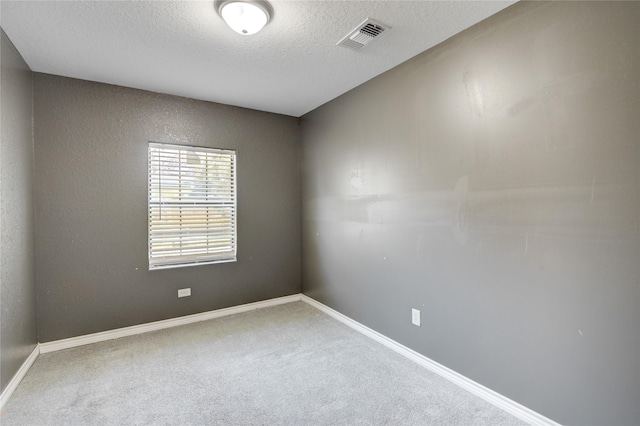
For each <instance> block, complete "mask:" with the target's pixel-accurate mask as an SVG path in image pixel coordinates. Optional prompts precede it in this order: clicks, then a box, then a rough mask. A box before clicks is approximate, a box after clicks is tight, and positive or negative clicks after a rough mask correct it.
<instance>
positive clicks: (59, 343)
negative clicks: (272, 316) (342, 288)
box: [40, 294, 301, 353]
mask: <svg viewBox="0 0 640 426" xmlns="http://www.w3.org/2000/svg"><path fill="white" fill-rule="evenodd" d="M300 297H301V295H300V294H293V295H291V296H284V297H278V298H275V299H269V300H263V301H260V302H254V303H247V304H245V305H239V306H232V307H230V308H224V309H217V310H215V311H208V312H202V313H199V314H193V315H186V316H183V317H178V318H171V319H167V320H162V321H155V322H149V323H146V324H140V325H133V326H131V327H124V328H117V329H115V330H108V331H102V332H100V333H93V334H86V335H84V336H78V337H71V338H68V339H62V340H55V341H52V342H46V343H40V353H47V352H53V351H59V350H62V349H69V348H74V347H76V346H82V345H89V344H91V343H97V342H104V341H105V340H112V339H118V338H120V337H126V336H133V335H135V334H142V333H148V332H150V331H156V330H162V329H165V328H171V327H177V326H179V325H185V324H192V323H194V322H200V321H206V320H210V319H214V318H220V317H225V316H227V315H233V314H239V313H241V312H247V311H252V310H254V309H261V308H267V307H269V306H276V305H282V304H285V303H291V302H297V301H299V300H300Z"/></svg>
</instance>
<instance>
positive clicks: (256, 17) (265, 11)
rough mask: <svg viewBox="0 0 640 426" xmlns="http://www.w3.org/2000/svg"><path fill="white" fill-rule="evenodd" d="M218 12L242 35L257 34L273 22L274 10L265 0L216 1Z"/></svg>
mask: <svg viewBox="0 0 640 426" xmlns="http://www.w3.org/2000/svg"><path fill="white" fill-rule="evenodd" d="M215 8H216V11H217V12H218V14H219V15H220V16H222V19H224V21H225V22H226V23H227V25H229V27H230V28H231V29H232V30H233V31H235V32H237V33H238V34H242V35H251V34H255V33H257V32H258V31H260V30H261V29H262V27H264V26H265V25H267V23H268V22H269V21H270V20H271V17H272V16H273V8H272V7H271V5H270V4H269V3H268V2H267V1H265V0H216V1H215Z"/></svg>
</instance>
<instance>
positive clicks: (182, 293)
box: [178, 288, 191, 297]
mask: <svg viewBox="0 0 640 426" xmlns="http://www.w3.org/2000/svg"><path fill="white" fill-rule="evenodd" d="M187 296H191V288H181V289H179V290H178V297H187Z"/></svg>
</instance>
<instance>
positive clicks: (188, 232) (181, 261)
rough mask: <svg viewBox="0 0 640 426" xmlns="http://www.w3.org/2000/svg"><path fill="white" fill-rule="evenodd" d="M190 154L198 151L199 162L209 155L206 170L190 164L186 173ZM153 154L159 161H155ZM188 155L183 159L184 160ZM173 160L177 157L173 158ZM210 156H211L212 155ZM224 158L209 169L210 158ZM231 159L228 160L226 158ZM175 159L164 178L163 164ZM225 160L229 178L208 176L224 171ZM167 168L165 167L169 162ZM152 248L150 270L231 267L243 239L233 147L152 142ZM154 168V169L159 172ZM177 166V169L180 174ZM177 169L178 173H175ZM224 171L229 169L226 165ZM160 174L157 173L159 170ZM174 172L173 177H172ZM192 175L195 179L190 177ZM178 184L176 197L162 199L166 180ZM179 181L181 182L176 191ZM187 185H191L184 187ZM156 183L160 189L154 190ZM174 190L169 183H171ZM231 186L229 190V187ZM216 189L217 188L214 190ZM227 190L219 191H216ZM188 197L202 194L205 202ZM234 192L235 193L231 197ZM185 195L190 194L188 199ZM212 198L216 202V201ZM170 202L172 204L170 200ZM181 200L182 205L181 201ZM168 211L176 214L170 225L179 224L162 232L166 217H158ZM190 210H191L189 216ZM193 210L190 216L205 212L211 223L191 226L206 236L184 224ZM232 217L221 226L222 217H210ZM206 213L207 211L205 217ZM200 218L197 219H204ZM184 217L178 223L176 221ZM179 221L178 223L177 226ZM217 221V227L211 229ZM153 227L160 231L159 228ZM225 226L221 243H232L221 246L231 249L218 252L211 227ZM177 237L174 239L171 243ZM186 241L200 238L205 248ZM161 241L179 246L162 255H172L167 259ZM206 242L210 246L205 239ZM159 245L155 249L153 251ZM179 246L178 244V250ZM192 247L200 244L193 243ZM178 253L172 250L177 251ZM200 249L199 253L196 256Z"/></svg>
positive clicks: (149, 153)
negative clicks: (239, 233) (239, 228)
mask: <svg viewBox="0 0 640 426" xmlns="http://www.w3.org/2000/svg"><path fill="white" fill-rule="evenodd" d="M189 153H196V155H198V160H199V161H200V160H201V158H203V157H202V156H203V155H204V156H205V157H204V158H205V159H206V160H205V161H207V163H206V165H205V167H204V168H198V166H187V167H186V168H185V171H183V166H182V165H183V164H188V161H189V158H188V155H189ZM153 155H155V156H156V157H155V158H154V157H153ZM161 155H164V156H165V160H161V159H160V156H161ZM183 155H184V157H182V156H183ZM172 156H174V157H175V158H171V157H172ZM209 156H211V157H209ZM220 156H221V158H222V160H220V159H215V160H212V161H213V163H212V164H211V165H210V164H209V163H208V160H209V159H210V158H216V157H220ZM224 157H228V158H224ZM171 160H173V161H174V162H177V164H176V165H170V166H165V167H169V168H167V169H166V170H167V171H166V172H165V173H163V174H161V172H160V170H161V167H162V165H161V163H162V161H165V162H170V161H171ZM226 162H229V173H228V174H226V175H222V176H218V178H216V179H213V178H212V177H209V175H210V174H212V173H214V170H215V172H217V173H219V169H217V168H218V167H221V166H224V164H225V163H226ZM165 164H166V163H165ZM147 167H148V169H147V220H148V223H147V244H148V264H149V270H150V271H154V270H160V269H171V268H182V267H188V266H196V265H210V264H216V263H228V262H236V261H237V249H238V236H237V223H238V203H237V190H238V188H237V175H238V171H237V151H236V150H233V149H222V148H211V147H201V146H191V145H176V144H170V143H161V142H152V141H150V142H149V143H148V147H147ZM154 167H155V168H154ZM175 167H177V168H178V171H177V175H176V174H175V173H176V170H175ZM172 168H173V169H172ZM223 168H224V167H223ZM156 171H157V174H155V172H156ZM172 172H173V173H174V175H171V174H170V173H172ZM189 173H191V176H189ZM195 173H204V174H205V176H206V177H205V179H198V178H194V177H193V174H195ZM163 179H164V180H165V181H170V182H173V184H174V187H173V188H174V193H177V195H174V196H170V197H167V200H164V201H163V195H162V193H161V191H162V181H163ZM175 182H178V184H177V187H178V188H179V189H176V187H175ZM185 182H186V184H185ZM189 184H191V189H190V191H189V192H188V191H187V190H185V189H183V187H185V186H186V187H189ZM154 185H155V186H154ZM167 185H169V186H170V184H167ZM195 185H200V186H202V185H204V188H206V189H205V190H204V191H203V190H202V189H200V190H195V189H194V188H193V187H194V186H195ZM226 185H229V188H224V187H225V186H226ZM211 187H214V189H213V190H211V189H209V188H211ZM219 187H222V188H223V189H222V190H220V192H217V189H218V188H219ZM189 193H191V195H193V193H196V194H200V196H197V195H196V198H200V199H201V200H200V201H185V199H186V198H188V196H189ZM229 193H230V195H229ZM185 194H186V195H185ZM203 194H204V195H203ZM211 198H213V200H212V199H211ZM169 199H170V200H171V201H170V200H169ZM176 199H178V200H179V201H176ZM163 207H164V208H165V209H169V212H171V213H167V214H172V215H173V217H174V219H170V220H169V221H170V222H171V223H172V224H176V225H175V226H173V227H172V226H171V225H167V224H164V225H163V229H162V231H160V230H158V228H157V227H158V226H160V225H159V222H160V220H161V219H154V217H160V218H161V217H162V210H163ZM185 210H186V212H185ZM189 210H192V212H191V214H192V215H193V214H195V213H194V211H193V210H199V211H200V212H202V211H203V210H204V211H206V213H205V214H206V219H204V220H203V221H202V222H196V223H195V224H193V225H192V227H193V226H195V227H196V228H200V229H202V232H201V233H196V232H194V231H193V228H192V229H189V227H186V226H185V225H184V224H183V221H184V217H188V215H189ZM229 214H230V216H231V218H230V219H229V221H228V222H227V221H222V222H221V223H219V224H216V223H215V221H216V220H219V219H215V218H214V219H211V218H210V215H214V216H215V215H222V216H226V215H229ZM200 215H202V213H200ZM200 215H198V216H200ZM176 217H177V218H179V219H175V218H176ZM177 223H179V224H177ZM212 223H213V225H212ZM154 226H155V227H156V229H155V230H154ZM218 226H221V227H222V228H223V229H224V232H223V231H220V232H219V234H218V235H217V236H216V237H213V238H221V239H222V241H227V240H228V241H229V243H228V244H226V243H225V244H219V245H220V246H221V247H222V248H226V247H227V246H228V248H229V249H228V250H223V251H216V250H215V249H216V245H214V244H211V242H210V241H211V239H212V234H211V231H212V228H216V227H218ZM162 232H164V233H165V234H169V236H168V237H167V236H163V235H162ZM171 238H173V239H174V240H173V241H170V240H171ZM185 238H191V239H192V240H193V239H196V240H197V241H198V244H204V245H199V246H195V247H196V249H193V248H190V247H189V245H188V243H185V242H184V240H185ZM160 240H163V241H162V242H165V243H166V244H170V243H171V242H172V243H173V244H174V247H173V248H163V249H162V251H164V252H165V253H167V254H166V255H165V256H162V255H160V254H159V253H161V252H162V251H160V252H158V250H160V249H158V248H157V245H158V244H160V242H159V241H160ZM203 240H206V241H207V242H206V243H203V242H202V241H203ZM154 244H155V245H156V248H155V249H154V247H153V246H154ZM176 244H177V246H176ZM191 244H195V242H193V241H192V243H191ZM172 249H173V250H172ZM188 250H191V251H192V252H191V253H186V254H183V252H184V251H188ZM194 250H198V252H194Z"/></svg>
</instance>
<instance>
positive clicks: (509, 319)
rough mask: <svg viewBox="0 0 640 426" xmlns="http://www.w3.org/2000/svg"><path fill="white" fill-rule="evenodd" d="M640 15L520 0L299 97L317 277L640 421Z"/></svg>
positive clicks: (625, 6)
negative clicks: (315, 101) (396, 59)
mask: <svg viewBox="0 0 640 426" xmlns="http://www.w3.org/2000/svg"><path fill="white" fill-rule="evenodd" d="M638 22H640V3H634V2H620V3H613V2H607V3H597V2H560V3H538V2H531V3H529V2H525V3H519V4H516V5H514V6H512V7H510V8H508V9H506V10H505V11H503V12H501V13H499V14H497V15H496V16H494V17H492V18H490V19H488V20H486V21H484V22H482V23H480V24H478V25H477V26H475V27H473V28H471V29H469V30H468V31H465V32H463V33H461V34H459V35H457V36H456V37H454V38H452V39H450V40H448V41H447V42H445V43H444V44H442V45H440V46H438V47H436V48H434V49H432V50H430V51H427V52H425V53H424V54H422V55H419V56H417V57H415V58H414V59H412V60H410V61H408V62H406V63H404V64H402V65H401V66H399V67H397V68H395V69H393V70H391V71H389V72H387V73H385V74H383V75H382V76H380V77H378V78H376V79H374V80H372V81H370V82H368V83H366V84H364V85H362V86H360V87H359V88H357V89H355V90H353V91H351V92H349V93H347V94H345V95H343V96H342V97H340V98H338V99H335V100H333V101H331V102H329V103H328V104H326V105H324V106H323V107H321V108H319V109H317V110H315V111H313V112H311V113H310V114H308V115H305V116H304V117H303V120H302V123H301V126H302V141H303V148H302V182H303V184H302V193H303V207H302V209H303V224H302V226H303V288H304V293H305V294H307V295H309V296H311V297H313V298H315V299H317V300H319V301H321V302H323V303H326V304H328V305H329V306H331V307H333V308H335V309H337V310H338V311H340V312H342V313H344V314H346V315H348V316H350V317H352V318H354V319H356V320H357V321H360V322H361V323H364V324H365V325H367V326H369V327H371V328H373V329H375V330H377V331H379V332H381V333H383V334H385V335H387V336H389V337H391V338H393V339H395V340H397V341H399V342H401V343H402V344H405V345H407V346H409V347H410V348H412V349H415V350H417V351H418V352H420V353H422V354H424V355H426V356H428V357H430V358H431V359H433V360H435V361H437V362H440V363H442V364H444V365H445V366H447V367H449V368H452V369H454V370H455V371H458V372H459V373H461V374H463V375H465V376H467V377H469V378H471V379H473V380H475V381H477V382H479V383H481V384H483V385H485V386H487V387H489V388H491V389H493V390H495V391H497V392H499V393H501V394H503V395H505V396H507V397H510V398H512V399H514V400H515V401H518V402H520V403H522V404H524V405H525V406H528V407H530V408H531V409H533V410H536V411H538V412H540V413H542V414H544V415H546V416H548V417H550V418H552V419H554V420H556V421H559V422H562V423H566V424H578V423H581V424H609V425H611V424H627V425H630V424H640V411H639V410H640V408H639V407H640V340H639V339H640V288H639V287H640V231H639V227H640V221H639V217H640V200H639V198H640V104H639V102H640V50H639V49H640V47H639V46H640V43H639V41H640V26H638ZM383 42H384V40H383V39H381V40H380V43H383ZM362 54H364V51H363V53H362ZM411 308H418V309H420V310H421V311H422V327H415V326H412V325H411Z"/></svg>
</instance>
